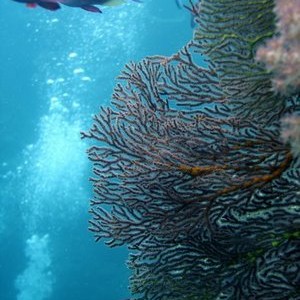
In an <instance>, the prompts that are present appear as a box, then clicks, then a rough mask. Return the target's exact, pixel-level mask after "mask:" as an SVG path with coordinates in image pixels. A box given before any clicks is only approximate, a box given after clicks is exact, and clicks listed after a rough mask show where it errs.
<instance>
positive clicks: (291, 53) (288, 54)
mask: <svg viewBox="0 0 300 300" xmlns="http://www.w3.org/2000/svg"><path fill="white" fill-rule="evenodd" d="M275 12H276V14H277V15H278V18H279V20H278V23H277V30H278V33H279V35H278V36H276V37H274V38H273V39H271V40H270V41H269V42H268V43H267V44H266V45H265V46H263V47H261V48H259V49H258V51H257V58H258V60H260V61H263V62H265V63H266V65H267V68H268V69H269V70H271V71H273V72H274V80H273V86H274V89H275V90H276V91H278V92H280V93H283V94H286V95H290V94H294V93H299V92H300V0H277V2H276V8H275Z"/></svg>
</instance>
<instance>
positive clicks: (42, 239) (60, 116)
mask: <svg viewBox="0 0 300 300" xmlns="http://www.w3.org/2000/svg"><path fill="white" fill-rule="evenodd" d="M191 37H192V28H191V26H190V15H189V13H188V12H187V11H186V10H184V9H180V8H179V7H178V6H177V5H176V1H175V0H164V1H157V0H144V1H143V3H141V4H138V3H135V2H131V3H128V4H126V5H123V6H119V7H114V8H107V9H103V13H102V14H93V13H90V12H87V11H84V10H81V9H78V8H70V7H66V6H63V7H62V9H61V10H59V11H56V12H52V11H47V10H45V9H43V8H40V7H37V8H34V9H29V8H27V7H26V6H25V5H23V4H21V3H17V2H13V1H11V0H2V1H0V43H1V48H0V61H1V64H0V137H1V144H0V145H1V148H0V202H1V203H0V237H1V247H0V300H43V299H52V300H62V299H64V300H69V299H72V300H125V299H126V298H128V297H129V292H128V289H127V286H128V277H129V275H130V272H129V270H128V269H127V268H126V265H125V261H126V258H127V250H126V249H125V248H118V249H113V250H112V249H109V248H107V247H106V246H105V245H104V244H102V243H99V244H96V243H95V242H94V240H93V236H92V234H91V233H90V232H89V231H88V219H89V214H88V209H89V199H90V198H91V197H92V187H91V184H90V183H89V181H88V178H89V176H90V175H91V174H90V171H89V170H90V169H91V167H90V162H89V161H88V159H87V156H86V153H85V151H86V149H87V148H88V146H89V145H88V143H87V142H86V141H82V140H80V131H82V130H86V129H87V128H89V127H90V125H91V123H92V119H91V117H92V115H93V114H96V113H97V112H98V110H99V107H100V106H101V105H103V104H108V103H109V101H110V98H111V94H112V92H113V87H114V85H115V82H116V80H115V79H116V76H117V75H118V74H119V73H120V71H121V70H122V69H123V67H124V65H125V63H127V62H129V61H138V60H140V59H141V58H143V57H145V56H147V55H153V54H160V55H170V54H172V53H175V52H177V50H178V49H179V48H181V47H182V46H183V45H184V44H185V43H186V42H187V41H188V40H189V39H190V38H191Z"/></svg>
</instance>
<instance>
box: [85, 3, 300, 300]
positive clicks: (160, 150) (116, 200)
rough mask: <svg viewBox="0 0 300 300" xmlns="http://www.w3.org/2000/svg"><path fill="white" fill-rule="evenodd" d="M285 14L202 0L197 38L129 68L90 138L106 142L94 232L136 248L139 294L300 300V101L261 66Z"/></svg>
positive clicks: (169, 299)
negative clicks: (298, 149) (290, 125)
mask: <svg viewBox="0 0 300 300" xmlns="http://www.w3.org/2000/svg"><path fill="white" fill-rule="evenodd" d="M272 9H273V1H271V0H269V1H266V0H257V1H246V0H245V1H243V3H242V4H241V3H240V1H232V0H214V1H211V0H210V1H209V0H203V1H202V2H201V5H199V4H197V5H192V7H191V11H192V12H193V13H194V14H195V19H196V21H197V22H198V23H199V28H198V29H197V30H196V34H195V37H194V40H193V41H192V42H190V43H189V44H188V45H186V46H185V47H184V48H183V49H182V50H181V51H179V52H178V53H177V54H175V55H173V56H171V57H161V56H153V57H149V58H146V59H144V60H142V61H141V62H139V63H130V64H128V65H127V66H126V67H125V69H124V71H123V72H122V73H121V75H120V76H119V79H120V80H121V82H120V83H118V84H117V86H116V88H115V91H114V94H113V100H112V107H108V108H104V107H102V109H101V111H100V113H99V114H98V115H96V116H95V117H94V124H93V126H92V128H91V129H90V130H89V132H86V133H83V134H82V136H83V137H84V138H91V139H93V141H95V142H96V145H95V146H92V147H91V148H90V149H89V150H88V154H89V158H90V160H91V161H92V162H93V164H94V168H93V172H94V177H93V178H92V179H91V180H92V182H93V185H94V192H95V196H94V199H93V200H92V201H91V214H92V217H93V219H92V220H91V221H90V224H91V227H90V230H91V231H93V232H94V234H95V237H96V240H101V239H104V240H105V241H106V243H107V244H108V245H109V246H111V247H114V246H119V245H127V246H128V247H129V249H130V250H131V254H130V257H129V261H128V266H129V267H130V268H131V270H132V272H133V275H132V277H131V284H130V289H131V292H132V294H133V298H132V299H140V300H142V299H143V300H150V299H151V300H183V299H193V300H198V299H199V300H200V299H234V300H235V299H241V300H243V299H245V300H246V299H247V300H248V299H266V300H268V299H270V300H271V299H272V300H276V299H296V297H300V295H299V288H298V287H299V285H300V276H299V274H300V260H299V259H300V255H299V253H300V251H299V250H300V241H299V238H300V202H299V197H298V193H299V189H300V180H299V175H300V174H299V170H298V169H297V167H298V159H297V158H295V157H294V156H293V153H292V151H291V148H290V146H289V144H286V143H284V142H283V141H282V139H281V136H280V125H281V122H280V120H281V118H282V116H284V115H287V114H291V113H295V112H297V111H299V105H298V98H297V96H293V97H289V98H287V99H285V98H284V97H278V96H277V95H275V94H274V92H273V91H272V88H271V77H270V74H269V73H268V72H267V71H266V70H265V69H263V67H262V66H261V65H259V64H258V63H256V62H255V51H256V49H257V47H258V46H259V44H260V43H262V42H263V41H264V40H265V39H266V38H268V37H270V36H271V35H272V33H273V32H274V15H273V13H272ZM266 12H268V14H266ZM237 16H238V17H239V22H236V21H234V20H235V18H236V17H237ZM250 29H251V30H250ZM199 53H200V55H204V57H205V58H206V60H207V63H206V67H201V66H199V65H198V64H197V63H196V62H195V61H196V60H197V56H199Z"/></svg>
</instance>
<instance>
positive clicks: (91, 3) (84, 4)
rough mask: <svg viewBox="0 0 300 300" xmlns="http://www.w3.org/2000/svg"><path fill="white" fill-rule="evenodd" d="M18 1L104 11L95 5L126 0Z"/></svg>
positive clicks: (135, 0) (44, 6) (43, 5)
mask: <svg viewBox="0 0 300 300" xmlns="http://www.w3.org/2000/svg"><path fill="white" fill-rule="evenodd" d="M14 1H16V2H21V3H25V4H26V6H27V7H29V8H35V7H36V6H41V7H43V8H45V9H48V10H52V11H54V10H58V9H60V4H64V5H67V6H71V7H80V8H82V9H84V10H87V11H90V12H97V13H101V12H102V11H101V10H100V9H99V8H98V7H96V6H95V5H103V6H118V5H121V4H124V3H125V1H124V0H14ZM132 1H134V2H138V3H141V1H140V0H132Z"/></svg>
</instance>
